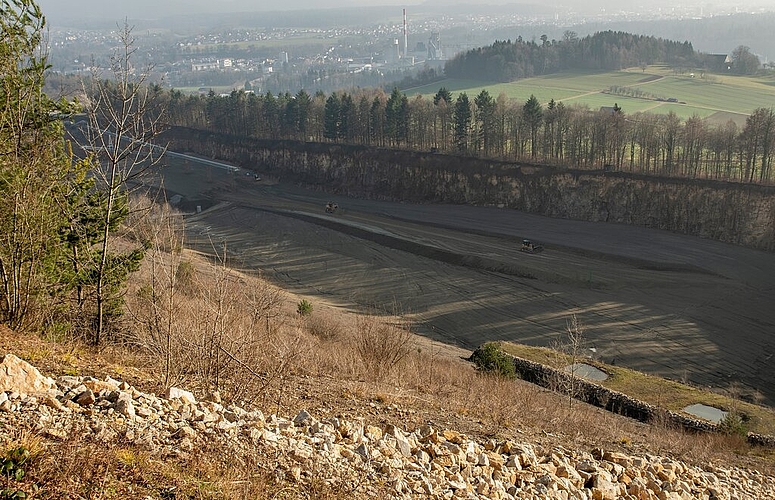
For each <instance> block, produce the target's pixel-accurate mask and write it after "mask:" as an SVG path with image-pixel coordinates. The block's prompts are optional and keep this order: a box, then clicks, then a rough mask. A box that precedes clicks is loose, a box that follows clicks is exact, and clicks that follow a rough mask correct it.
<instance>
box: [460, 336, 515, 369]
mask: <svg viewBox="0 0 775 500" xmlns="http://www.w3.org/2000/svg"><path fill="white" fill-rule="evenodd" d="M471 361H472V362H473V363H474V364H475V365H476V368H477V369H479V370H480V371H483V372H492V373H495V374H496V375H499V376H501V377H506V378H515V377H516V376H517V372H516V370H515V368H514V362H513V360H512V359H511V356H509V355H508V354H506V353H505V352H503V350H502V349H501V347H500V345H499V344H498V343H496V342H488V343H486V344H484V345H483V346H481V347H479V348H478V349H477V350H475V351H474V353H473V354H472V355H471Z"/></svg>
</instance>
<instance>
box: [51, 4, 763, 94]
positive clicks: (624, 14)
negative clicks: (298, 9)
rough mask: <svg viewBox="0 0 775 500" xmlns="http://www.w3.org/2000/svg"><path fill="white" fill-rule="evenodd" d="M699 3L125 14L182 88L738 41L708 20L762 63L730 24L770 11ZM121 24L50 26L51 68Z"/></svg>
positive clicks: (79, 55)
mask: <svg viewBox="0 0 775 500" xmlns="http://www.w3.org/2000/svg"><path fill="white" fill-rule="evenodd" d="M708 9H709V8H708V7H707V6H702V5H700V4H684V5H681V6H678V5H677V6H675V7H672V8H669V9H659V8H655V9H652V10H651V11H649V12H648V13H643V12H640V13H636V12H628V11H619V12H610V11H605V10H602V11H600V12H598V13H596V14H594V15H590V14H582V13H581V12H574V11H573V10H572V9H563V10H560V9H557V8H551V7H548V6H547V7H535V6H531V7H524V6H523V7H521V8H520V12H512V11H509V10H507V8H506V7H502V8H501V9H496V8H494V7H490V8H488V9H482V11H481V12H479V11H472V7H470V6H469V7H468V9H464V8H460V7H458V8H455V7H450V8H449V9H445V10H441V9H435V10H434V9H428V8H426V9H420V8H419V7H418V8H416V10H415V11H412V9H401V8H375V9H372V10H371V11H370V10H369V9H364V12H363V13H361V14H360V15H359V16H357V17H356V18H348V19H347V23H346V24H347V25H346V26H343V25H337V24H336V17H337V12H338V11H337V10H332V11H320V15H319V16H315V15H311V14H309V13H307V14H306V15H298V16H291V17H292V18H295V19H296V22H298V23H300V24H303V25H307V26H302V25H299V26H290V25H289V24H292V23H293V22H292V21H290V20H288V19H287V16H286V17H280V16H279V15H278V14H277V13H268V14H261V13H252V14H249V15H246V16H244V19H242V20H241V21H240V24H235V25H233V26H234V27H230V28H223V26H226V25H229V24H227V23H226V21H223V20H222V22H220V23H216V22H210V23H209V25H208V23H207V22H203V21H201V20H200V19H196V18H194V19H193V20H189V21H187V22H181V23H179V24H177V25H176V27H175V28H168V27H164V28H162V27H159V24H158V23H156V24H154V23H149V22H145V21H137V22H134V21H132V20H131V19H128V20H127V21H126V22H127V25H128V27H130V28H132V36H133V38H134V47H135V48H136V50H137V52H136V54H135V55H136V60H137V62H138V64H144V65H151V66H152V67H153V69H154V72H155V74H154V76H153V80H154V81H156V82H157V83H159V84H160V85H162V86H164V87H172V88H177V89H180V90H182V91H184V92H188V93H194V92H207V93H209V92H211V91H212V92H216V93H218V94H220V93H229V92H231V91H233V90H244V91H246V92H260V93H265V92H273V93H280V92H291V93H294V92H296V91H298V90H300V89H306V90H308V91H313V92H315V91H318V90H322V91H325V92H327V91H331V90H335V89H338V88H353V87H367V86H390V85H392V84H394V83H395V82H398V81H401V80H404V79H411V78H412V77H416V75H417V74H418V73H421V72H424V73H423V77H424V78H426V79H427V78H428V77H429V75H430V77H431V78H432V77H433V76H434V75H442V74H443V68H444V64H445V62H446V61H447V60H448V59H450V58H452V57H454V56H455V55H456V54H458V53H460V52H462V51H466V50H470V49H472V48H475V47H479V46H483V45H487V44H490V43H492V42H493V41H495V40H506V39H517V38H518V37H520V38H523V39H526V40H531V39H532V40H537V39H544V38H548V39H549V40H552V39H561V38H562V37H563V34H567V33H568V32H572V33H574V34H576V33H578V34H579V35H584V34H589V33H593V32H595V31H596V30H602V29H617V27H618V26H621V29H626V30H628V31H630V32H635V33H642V34H653V35H655V36H660V37H664V38H668V39H674V40H684V39H686V37H690V36H691V39H689V41H690V42H692V43H693V44H694V47H695V49H697V50H700V51H706V52H714V53H730V52H731V51H732V50H733V48H734V47H735V46H736V45H737V44H738V42H736V41H733V40H729V41H727V40H725V36H724V32H723V31H720V30H718V29H714V28H713V26H715V25H718V24H719V23H721V25H723V26H727V27H730V29H731V26H734V27H736V29H735V31H736V32H737V33H740V32H745V33H749V36H750V37H751V40H750V43H746V45H749V46H750V47H751V50H752V51H753V52H754V53H756V54H757V55H758V56H759V59H760V60H761V61H762V62H763V63H764V64H765V65H767V64H769V63H768V61H769V57H768V56H769V55H770V54H775V46H773V44H775V42H772V41H771V40H767V39H766V38H765V34H766V30H757V29H755V28H754V29H743V30H740V29H739V26H740V25H741V24H742V25H746V26H747V25H750V24H751V23H754V24H755V23H757V22H759V23H761V22H768V20H769V21H770V22H771V21H773V20H775V17H773V16H775V15H774V14H773V13H772V12H765V11H764V9H763V8H761V7H751V8H749V9H748V11H745V12H743V11H742V8H741V6H740V5H733V4H731V3H730V4H729V5H726V6H724V5H716V6H715V7H714V10H713V11H712V12H709V11H708ZM369 12H372V13H373V16H371V15H370V14H369ZM216 17H217V16H216ZM372 17H373V18H380V19H383V20H382V21H375V19H373V18H372ZM228 19H233V16H232V17H231V18H228ZM316 20H317V21H316ZM121 22H123V21H120V23H121ZM262 23H263V24H264V26H263V27H259V26H262ZM315 24H317V26H316V25H315ZM700 27H705V28H703V29H700ZM122 28H123V26H119V25H118V24H116V23H114V24H113V26H112V27H110V28H104V27H103V28H94V29H84V28H65V27H62V26H56V25H54V26H51V27H50V39H49V50H50V62H51V70H52V72H54V73H58V74H62V75H78V74H81V73H83V72H91V71H92V70H94V69H95V68H97V69H98V70H99V68H107V67H108V65H109V63H110V56H111V51H112V50H113V49H114V48H115V47H117V46H119V45H120V44H119V43H118V36H119V34H120V31H121V29H122ZM671 30H672V31H674V32H675V33H676V34H675V35H674V36H671ZM649 31H651V32H649ZM678 33H683V34H684V38H681V37H680V35H678ZM756 37H762V38H761V40H760V39H757V38H756Z"/></svg>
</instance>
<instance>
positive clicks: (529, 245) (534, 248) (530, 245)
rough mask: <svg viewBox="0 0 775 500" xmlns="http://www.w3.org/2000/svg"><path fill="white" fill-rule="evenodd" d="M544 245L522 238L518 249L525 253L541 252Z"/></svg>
mask: <svg viewBox="0 0 775 500" xmlns="http://www.w3.org/2000/svg"><path fill="white" fill-rule="evenodd" d="M543 250H544V246H543V245H539V244H538V243H535V242H534V241H532V240H527V239H525V240H522V247H521V248H520V251H522V252H526V253H538V252H543Z"/></svg>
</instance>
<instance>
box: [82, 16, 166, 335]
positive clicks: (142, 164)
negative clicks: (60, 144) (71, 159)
mask: <svg viewBox="0 0 775 500" xmlns="http://www.w3.org/2000/svg"><path fill="white" fill-rule="evenodd" d="M119 41H120V45H119V48H118V49H116V53H115V54H114V55H113V57H112V58H111V64H110V68H109V71H108V74H107V75H103V74H102V71H101V69H100V68H97V67H96V66H93V68H92V74H91V78H90V80H89V81H87V82H85V91H86V95H87V96H88V98H89V102H88V105H87V111H88V116H89V127H88V132H87V142H88V145H89V146H90V148H89V149H91V151H93V152H94V157H95V165H96V168H95V169H94V176H95V178H96V180H97V187H98V188H99V189H101V190H102V192H103V193H104V202H103V212H102V219H103V220H102V228H101V230H102V233H101V236H100V241H99V243H98V246H99V249H98V252H97V259H96V262H94V269H93V270H92V274H93V277H94V278H93V281H94V282H93V286H94V290H95V291H94V298H95V304H96V318H95V325H94V337H93V341H94V343H95V344H99V343H100V341H101V340H102V338H103V336H104V331H105V315H106V306H107V305H109V303H110V302H111V301H112V300H114V299H115V295H116V293H117V290H116V289H117V288H119V287H120V286H121V284H122V283H123V281H124V280H125V279H126V275H127V274H128V273H129V272H130V271H131V270H132V269H133V267H136V264H137V263H138V262H139V259H141V258H142V249H135V250H133V251H131V252H128V253H127V252H124V253H120V254H117V253H115V252H114V250H113V249H112V248H111V245H110V240H111V238H110V235H111V232H112V231H114V230H115V229H116V226H117V224H118V223H120V219H121V218H122V212H123V211H124V210H125V207H126V204H127V197H128V195H129V193H130V192H131V190H132V189H133V188H134V187H136V186H137V184H138V183H139V181H140V178H141V176H142V175H143V174H144V173H145V172H146V171H147V169H148V168H150V167H152V166H153V165H156V164H157V163H158V162H159V160H160V159H161V157H162V155H163V153H164V148H161V147H158V146H156V145H154V144H153V143H152V141H153V140H154V138H155V137H157V135H158V134H159V133H160V131H161V125H162V112H161V108H160V107H159V105H158V101H159V97H160V95H161V89H160V88H159V87H158V86H155V85H151V84H150V82H149V80H148V79H149V75H150V70H151V69H152V68H150V67H148V68H144V69H143V70H139V69H138V68H136V67H135V66H134V64H133V56H134V53H135V51H136V50H137V48H136V47H135V45H134V37H133V36H132V27H130V26H129V25H128V24H126V23H125V24H124V26H123V28H122V29H121V30H120V32H119Z"/></svg>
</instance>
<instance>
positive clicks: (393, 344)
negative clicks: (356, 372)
mask: <svg viewBox="0 0 775 500" xmlns="http://www.w3.org/2000/svg"><path fill="white" fill-rule="evenodd" d="M352 341H353V342H354V343H355V351H356V353H357V354H358V357H359V358H360V360H361V361H362V363H363V365H364V368H365V369H366V370H367V372H368V373H370V374H372V375H374V376H375V377H377V378H381V377H383V376H385V375H387V374H389V373H390V371H391V370H393V368H395V366H396V365H398V364H399V363H400V362H401V361H403V360H404V359H405V358H406V356H407V355H408V354H409V351H410V350H411V348H412V342H411V341H412V331H411V329H410V325H409V323H408V321H406V319H404V318H403V317H398V318H396V320H395V321H393V322H387V321H385V320H383V319H381V318H380V317H378V316H358V318H357V321H356V331H355V335H354V337H353V338H352Z"/></svg>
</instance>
